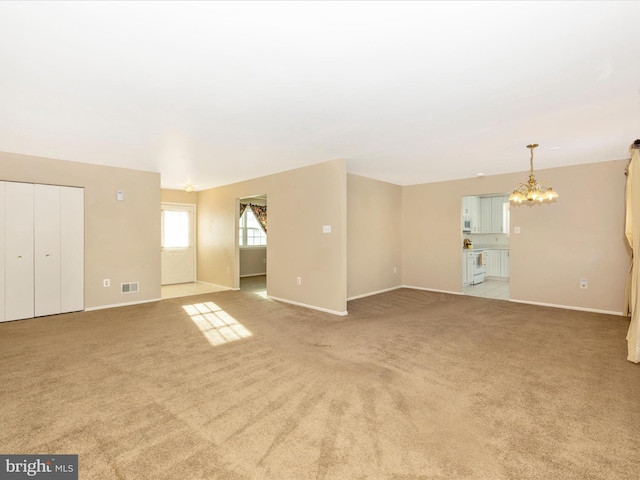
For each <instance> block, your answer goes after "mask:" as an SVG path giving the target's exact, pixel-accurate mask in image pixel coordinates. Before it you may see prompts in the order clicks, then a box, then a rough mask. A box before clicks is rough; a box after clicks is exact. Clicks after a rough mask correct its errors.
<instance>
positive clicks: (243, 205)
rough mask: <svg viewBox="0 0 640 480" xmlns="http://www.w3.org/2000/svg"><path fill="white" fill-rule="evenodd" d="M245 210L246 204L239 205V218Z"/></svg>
mask: <svg viewBox="0 0 640 480" xmlns="http://www.w3.org/2000/svg"><path fill="white" fill-rule="evenodd" d="M245 208H247V204H246V203H241V204H240V218H242V214H243V213H244V209H245Z"/></svg>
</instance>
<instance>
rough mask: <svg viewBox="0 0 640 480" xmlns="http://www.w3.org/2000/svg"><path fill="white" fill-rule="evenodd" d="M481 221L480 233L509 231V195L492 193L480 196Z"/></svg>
mask: <svg viewBox="0 0 640 480" xmlns="http://www.w3.org/2000/svg"><path fill="white" fill-rule="evenodd" d="M480 210H481V218H482V222H481V224H480V233H508V232H509V196H508V195H494V196H490V197H482V198H480Z"/></svg>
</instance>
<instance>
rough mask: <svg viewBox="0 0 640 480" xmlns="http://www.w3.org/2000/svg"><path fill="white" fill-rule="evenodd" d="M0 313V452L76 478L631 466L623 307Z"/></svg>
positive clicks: (409, 299) (413, 297)
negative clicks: (73, 461) (68, 462)
mask: <svg viewBox="0 0 640 480" xmlns="http://www.w3.org/2000/svg"><path fill="white" fill-rule="evenodd" d="M348 308H349V313H350V314H349V315H348V316H346V317H336V316H332V315H329V314H324V313H321V312H317V311H313V310H308V309H304V308H300V307H296V306H292V305H285V304H281V303H277V302H275V301H271V300H267V299H265V298H263V297H261V296H259V295H257V294H255V293H253V292H252V291H251V290H244V291H226V292H219V293H210V294H205V295H199V296H193V297H184V298H175V299H169V300H163V301H161V302H157V303H152V304H144V305H138V306H131V307H122V308H115V309H109V310H100V311H93V312H83V313H74V314H66V315H58V316H53V317H46V318H38V319H31V320H24V321H17V322H9V323H3V324H0V389H1V397H0V451H1V452H2V453H22V454H28V453H77V454H79V465H80V467H79V470H80V478H81V479H83V480H90V479H91V480H93V479H95V480H98V479H100V480H105V479H106V480H108V479H127V480H136V479H176V480H178V479H180V480H184V479H187V480H188V479H282V480H288V479H637V478H638V477H639V475H640V455H639V452H640V365H634V364H632V363H629V362H627V361H626V359H625V358H626V342H625V334H626V330H627V327H628V325H629V321H628V319H626V318H623V317H616V316H609V315H602V314H595V313H585V312H574V311H568V310H561V309H553V308H541V307H534V306H530V305H522V304H515V303H510V302H505V301H498V300H491V299H483V298H475V297H468V296H455V295H447V294H440V293H433V292H423V291H415V290H407V289H401V290H396V291H393V292H388V293H385V294H381V295H376V296H373V297H368V298H364V299H359V300H355V301H352V302H349V306H348Z"/></svg>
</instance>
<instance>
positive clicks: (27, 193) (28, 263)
mask: <svg viewBox="0 0 640 480" xmlns="http://www.w3.org/2000/svg"><path fill="white" fill-rule="evenodd" d="M4 188H5V320H18V319H21V318H31V317H33V316H34V305H33V292H34V271H33V266H34V261H33V204H34V195H33V191H34V185H33V184H30V183H14V182H6V183H5V185H4Z"/></svg>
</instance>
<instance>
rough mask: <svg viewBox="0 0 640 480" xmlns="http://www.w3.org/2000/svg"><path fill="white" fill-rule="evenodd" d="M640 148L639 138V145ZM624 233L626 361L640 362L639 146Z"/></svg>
mask: <svg viewBox="0 0 640 480" xmlns="http://www.w3.org/2000/svg"><path fill="white" fill-rule="evenodd" d="M634 145H637V146H638V147H640V141H638V140H636V144H634ZM625 210H626V218H625V235H626V237H627V241H628V242H629V246H630V247H631V251H632V252H631V271H630V272H629V278H628V279H627V290H626V292H625V310H626V311H627V313H628V314H630V315H631V324H630V325H629V331H628V332H627V360H629V361H630V362H634V363H640V325H639V323H640V304H639V302H638V300H639V295H638V287H639V286H640V261H638V255H639V254H640V149H639V148H632V150H631V161H630V162H629V166H628V167H627V186H626V191H625Z"/></svg>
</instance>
